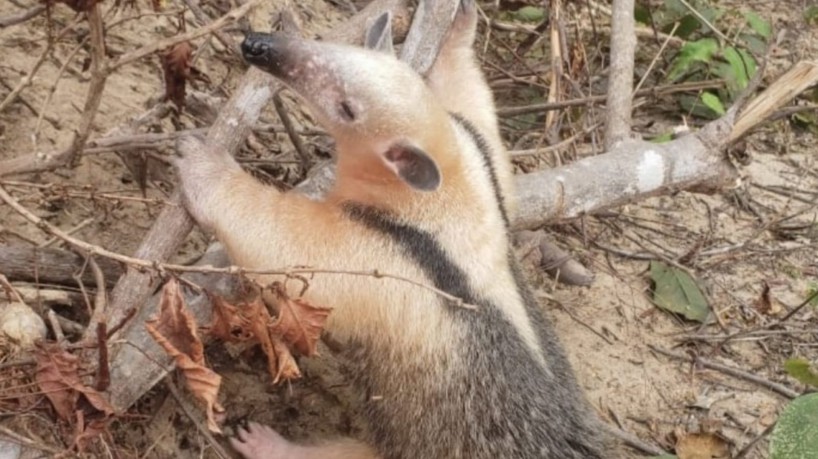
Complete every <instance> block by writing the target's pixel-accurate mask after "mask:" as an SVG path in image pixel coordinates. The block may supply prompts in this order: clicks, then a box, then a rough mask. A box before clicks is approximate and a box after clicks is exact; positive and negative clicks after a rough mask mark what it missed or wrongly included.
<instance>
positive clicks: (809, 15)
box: [804, 5, 818, 25]
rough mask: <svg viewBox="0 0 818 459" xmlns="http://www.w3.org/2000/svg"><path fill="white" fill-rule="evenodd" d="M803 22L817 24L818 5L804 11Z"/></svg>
mask: <svg viewBox="0 0 818 459" xmlns="http://www.w3.org/2000/svg"><path fill="white" fill-rule="evenodd" d="M804 21H806V22H807V24H813V25H815V24H818V5H812V6H810V7H808V8H807V9H806V10H804Z"/></svg>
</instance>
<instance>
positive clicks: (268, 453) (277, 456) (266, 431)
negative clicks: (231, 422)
mask: <svg viewBox="0 0 818 459" xmlns="http://www.w3.org/2000/svg"><path fill="white" fill-rule="evenodd" d="M230 444H231V445H232V446H233V448H234V449H235V450H236V451H238V452H239V453H241V455H242V456H244V457H245V458H246V459H290V458H294V457H297V455H295V452H296V448H295V445H293V444H292V443H290V442H289V441H287V440H286V439H285V438H284V437H282V436H281V435H279V434H278V432H276V431H275V430H273V429H271V428H269V427H267V426H264V425H261V424H257V423H255V422H251V423H250V424H249V425H248V426H247V428H246V429H245V428H239V429H238V431H237V435H236V436H235V437H233V438H231V439H230Z"/></svg>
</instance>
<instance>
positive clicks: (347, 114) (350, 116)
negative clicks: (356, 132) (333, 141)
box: [341, 100, 355, 121]
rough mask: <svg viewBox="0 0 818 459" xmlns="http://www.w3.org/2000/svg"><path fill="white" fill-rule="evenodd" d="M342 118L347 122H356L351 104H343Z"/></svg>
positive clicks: (345, 102) (343, 102)
mask: <svg viewBox="0 0 818 459" xmlns="http://www.w3.org/2000/svg"><path fill="white" fill-rule="evenodd" d="M341 116H342V117H343V118H344V119H345V120H347V121H355V112H353V111H352V107H351V106H350V105H349V102H347V101H345V100H344V101H342V102H341Z"/></svg>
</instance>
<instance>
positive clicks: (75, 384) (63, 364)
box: [34, 343, 114, 422]
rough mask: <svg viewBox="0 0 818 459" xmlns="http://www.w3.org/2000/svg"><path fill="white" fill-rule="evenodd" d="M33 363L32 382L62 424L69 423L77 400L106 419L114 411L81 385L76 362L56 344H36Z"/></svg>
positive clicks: (100, 398)
mask: <svg viewBox="0 0 818 459" xmlns="http://www.w3.org/2000/svg"><path fill="white" fill-rule="evenodd" d="M34 358H35V360H36V361H37V370H36V374H35V381H36V382H37V386H38V387H39V388H40V390H42V391H43V393H44V394H45V396H46V397H47V398H48V400H49V401H50V402H51V404H52V405H53V406H54V409H55V410H56V411H57V415H58V416H59V417H60V418H61V419H63V420H64V421H69V422H71V421H73V419H74V413H75V411H76V410H77V409H78V402H79V399H80V396H82V397H84V398H85V399H86V400H88V403H90V404H91V406H93V407H94V408H95V409H97V410H98V411H100V412H102V413H103V414H105V415H106V416H110V415H112V414H113V413H114V408H113V407H112V406H111V404H110V403H108V400H106V399H105V397H103V396H102V394H101V393H100V392H98V391H97V390H95V389H93V388H91V387H88V386H87V385H85V384H84V383H83V382H82V380H81V379H80V376H79V358H78V357H77V356H75V355H73V354H71V353H69V352H68V351H66V350H65V349H63V348H62V347H60V345H59V344H57V343H43V344H40V345H39V346H38V347H37V349H36V351H35V352H34Z"/></svg>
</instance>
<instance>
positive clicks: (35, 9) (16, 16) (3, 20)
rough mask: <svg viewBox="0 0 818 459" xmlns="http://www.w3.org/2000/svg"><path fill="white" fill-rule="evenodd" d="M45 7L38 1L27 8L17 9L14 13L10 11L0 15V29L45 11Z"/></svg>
mask: <svg viewBox="0 0 818 459" xmlns="http://www.w3.org/2000/svg"><path fill="white" fill-rule="evenodd" d="M45 8H46V7H45V5H44V4H42V3H40V4H38V5H35V6H32V7H31V8H29V9H27V10H23V11H18V12H16V13H11V14H9V15H7V16H3V17H0V29H5V28H6V27H9V26H13V25H15V24H19V23H21V22H25V21H28V20H29V19H31V18H33V17H34V16H37V15H39V14H40V13H42V12H43V11H45Z"/></svg>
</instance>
